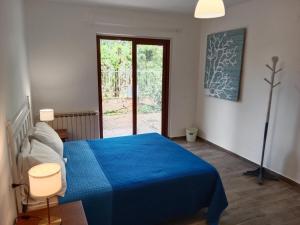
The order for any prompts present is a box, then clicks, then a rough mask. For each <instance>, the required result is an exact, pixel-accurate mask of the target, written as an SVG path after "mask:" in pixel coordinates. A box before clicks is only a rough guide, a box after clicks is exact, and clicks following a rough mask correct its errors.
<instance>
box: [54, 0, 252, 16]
mask: <svg viewBox="0 0 300 225" xmlns="http://www.w3.org/2000/svg"><path fill="white" fill-rule="evenodd" d="M52 1H56V2H68V3H81V4H93V5H99V6H101V5H102V6H111V7H123V8H124V7H125V8H138V9H145V10H151V11H165V12H173V13H184V14H192V13H193V12H194V9H195V6H196V3H197V0H52ZM245 1H250V0H224V2H225V5H226V6H231V5H235V4H239V3H241V2H245Z"/></svg>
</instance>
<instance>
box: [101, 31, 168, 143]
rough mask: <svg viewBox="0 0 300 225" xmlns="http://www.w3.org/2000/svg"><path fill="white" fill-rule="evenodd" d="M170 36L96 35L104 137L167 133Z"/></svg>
mask: <svg viewBox="0 0 300 225" xmlns="http://www.w3.org/2000/svg"><path fill="white" fill-rule="evenodd" d="M169 46H170V42H169V41H168V40H159V39H144V38H128V37H114V36H100V35H98V36H97V55H98V63H97V64H98V84H99V85H98V87H99V88H98V91H99V112H100V113H99V121H100V122H99V123H100V124H99V125H100V136H101V138H107V137H117V136H125V135H132V134H142V133H152V132H156V133H160V134H163V135H165V136H167V135H168V82H169V81H168V80H169V78H168V77H169Z"/></svg>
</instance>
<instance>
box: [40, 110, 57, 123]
mask: <svg viewBox="0 0 300 225" xmlns="http://www.w3.org/2000/svg"><path fill="white" fill-rule="evenodd" d="M53 120H54V110H53V109H41V110H40V121H53Z"/></svg>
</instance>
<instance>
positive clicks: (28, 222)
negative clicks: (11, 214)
mask: <svg viewBox="0 0 300 225" xmlns="http://www.w3.org/2000/svg"><path fill="white" fill-rule="evenodd" d="M26 215H29V216H30V217H31V218H29V219H23V220H20V221H19V222H18V223H17V225H38V223H39V221H40V218H46V217H47V209H41V210H37V211H32V212H29V213H27V214H26ZM50 215H51V216H56V217H60V218H61V219H62V224H63V225H75V224H76V225H88V223H87V220H86V216H85V212H84V210H83V206H82V203H81V201H78V202H72V203H67V204H62V205H58V206H55V207H51V208H50Z"/></svg>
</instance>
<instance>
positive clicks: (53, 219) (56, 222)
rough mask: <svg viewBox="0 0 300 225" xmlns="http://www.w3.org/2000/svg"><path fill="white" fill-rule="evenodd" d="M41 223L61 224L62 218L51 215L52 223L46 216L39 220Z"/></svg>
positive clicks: (40, 224)
mask: <svg viewBox="0 0 300 225" xmlns="http://www.w3.org/2000/svg"><path fill="white" fill-rule="evenodd" d="M39 225H61V218H58V217H54V216H51V217H50V224H49V221H48V218H44V219H42V220H41V221H40V222H39Z"/></svg>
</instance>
